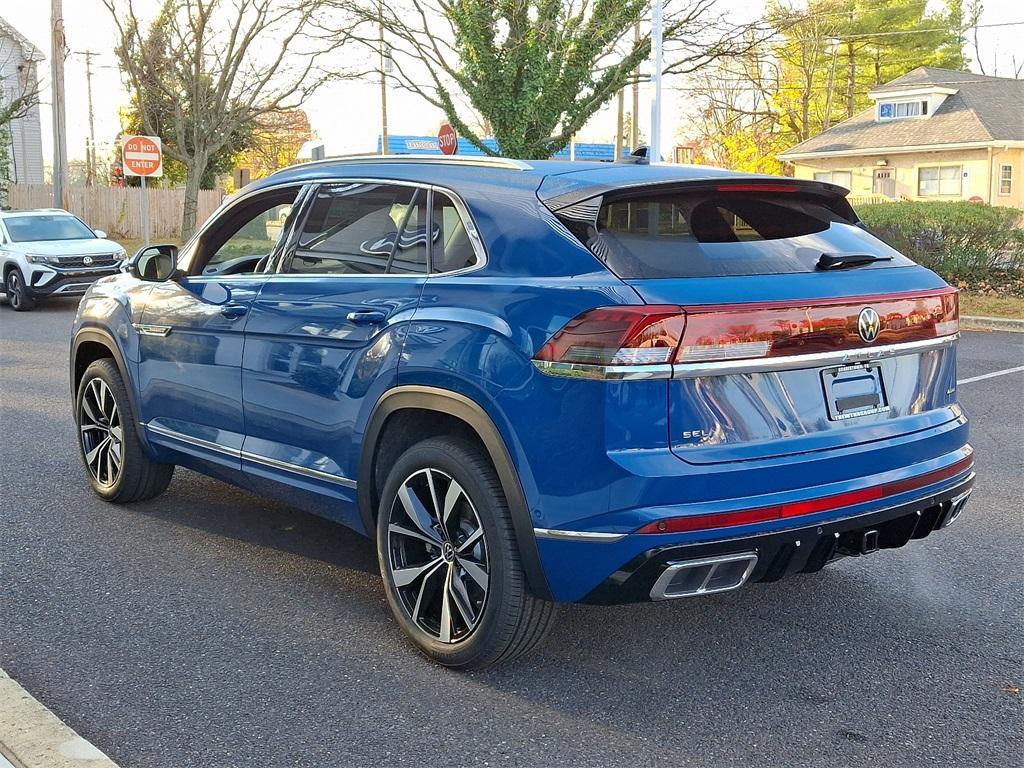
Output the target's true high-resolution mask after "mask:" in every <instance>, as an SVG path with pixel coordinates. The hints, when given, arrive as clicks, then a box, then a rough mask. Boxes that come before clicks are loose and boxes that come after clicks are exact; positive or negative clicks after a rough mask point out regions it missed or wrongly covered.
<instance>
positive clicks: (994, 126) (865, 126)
mask: <svg viewBox="0 0 1024 768" xmlns="http://www.w3.org/2000/svg"><path fill="white" fill-rule="evenodd" d="M932 85H934V86H940V87H944V88H951V89H952V88H955V89H956V91H957V92H956V93H955V94H953V95H951V96H949V97H947V98H946V100H945V101H944V102H943V103H942V104H941V105H940V106H939V108H938V109H936V110H935V113H934V114H932V115H931V116H930V117H927V118H924V119H911V120H887V121H885V122H877V121H876V120H875V107H874V106H872V107H870V108H868V109H865V110H864V111H863V112H861V113H859V114H857V115H854V116H853V117H851V118H850V119H848V120H845V121H843V122H842V123H839V125H836V126H835V127H833V128H829V129H828V130H827V131H823V132H822V133H819V134H818V135H817V136H813V137H811V138H810V139H808V140H807V141H804V142H802V143H800V144H797V145H796V146H795V147H792V148H791V149H788V150H786V151H785V152H783V153H782V154H781V155H780V157H782V158H783V159H785V158H786V157H787V156H789V155H803V154H808V153H814V154H819V153H820V154H826V153H832V152H851V151H856V150H864V151H865V152H869V151H870V150H872V149H881V148H888V147H916V146H932V145H942V144H963V143H974V142H990V141H1024V80H1012V79H1009V78H1003V77H986V76H985V75H976V74H974V73H972V72H955V71H953V70H948V69H936V68H932V67H918V68H917V69H914V70H912V71H910V72H908V73H907V74H905V75H903V76H902V77H898V78H896V79H895V80H892V81H891V82H888V83H886V84H885V85H883V86H879V87H878V88H875V89H874V90H873V92H874V93H885V92H887V91H899V90H905V89H908V88H915V87H925V86H932Z"/></svg>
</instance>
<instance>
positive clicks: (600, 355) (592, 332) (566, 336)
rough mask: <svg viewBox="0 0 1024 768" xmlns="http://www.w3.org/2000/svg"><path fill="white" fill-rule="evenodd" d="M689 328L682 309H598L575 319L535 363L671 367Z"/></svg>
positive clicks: (552, 340)
mask: <svg viewBox="0 0 1024 768" xmlns="http://www.w3.org/2000/svg"><path fill="white" fill-rule="evenodd" d="M685 325H686V318H685V315H684V314H683V313H682V310H681V308H680V307H674V306H663V305H650V304H648V305H645V306H623V307H599V308H598V309H591V310H588V311H586V312H584V313H583V314H582V315H578V316H576V317H575V318H573V319H572V320H570V321H569V322H568V323H567V324H566V326H565V327H564V328H562V330H560V331H559V332H558V333H556V334H555V335H554V336H552V337H551V340H550V341H548V343H547V344H545V345H544V346H543V347H541V349H540V351H539V352H538V353H537V354H536V356H535V357H534V359H535V360H540V361H544V362H557V363H576V364H583V365H658V364H665V363H671V362H672V360H673V358H674V357H675V354H676V349H677V348H678V347H679V340H680V339H681V338H682V337H683V328H684V327H685Z"/></svg>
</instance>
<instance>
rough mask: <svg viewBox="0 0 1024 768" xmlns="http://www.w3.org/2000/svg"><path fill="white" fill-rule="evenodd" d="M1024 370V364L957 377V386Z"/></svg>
mask: <svg viewBox="0 0 1024 768" xmlns="http://www.w3.org/2000/svg"><path fill="white" fill-rule="evenodd" d="M1021 371H1024V365H1018V366H1017V367H1016V368H1006V369H1005V370H1002V371H993V372H992V373H983V374H981V376H971V378H969V379H957V382H956V383H957V386H960V385H961V384H971V383H973V382H975V381H983V380H985V379H994V378H995V377H996V376H1005V375H1006V374H1008V373H1020V372H1021Z"/></svg>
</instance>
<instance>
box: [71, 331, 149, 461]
mask: <svg viewBox="0 0 1024 768" xmlns="http://www.w3.org/2000/svg"><path fill="white" fill-rule="evenodd" d="M85 342H92V343H96V344H100V345H101V346H103V347H106V348H107V350H108V351H109V352H110V357H111V358H112V359H113V361H114V365H116V366H117V372H118V373H120V374H121V379H122V380H123V381H124V384H125V387H124V388H125V390H127V392H128V407H129V408H130V409H131V415H132V419H133V420H134V421H135V423H136V424H141V423H142V419H141V418H140V417H139V406H138V402H137V401H136V397H135V380H134V379H133V378H132V376H131V374H130V373H129V372H128V366H127V365H126V364H125V360H124V353H123V351H122V350H121V346H120V345H119V344H118V343H117V341H116V340H115V339H114V337H113V336H112V335H111V334H110V333H109V332H108V331H106V330H105V329H102V328H82V329H81V330H79V331H78V332H77V333H76V334H75V336H74V339H73V340H72V342H71V354H70V355H69V356H68V384H69V385H70V387H71V403H72V411H73V409H74V408H75V403H76V402H77V400H78V388H77V387H76V386H75V365H76V363H77V360H78V350H79V348H80V347H81V346H82V344H83V343H85ZM138 435H139V441H140V442H141V443H142V444H143V445H144V446H145V448H146V450H147V451H148V452H152V448H151V447H150V445H149V441H148V439H147V438H146V430H144V429H140V430H138Z"/></svg>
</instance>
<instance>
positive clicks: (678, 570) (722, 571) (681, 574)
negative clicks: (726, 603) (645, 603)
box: [651, 552, 757, 600]
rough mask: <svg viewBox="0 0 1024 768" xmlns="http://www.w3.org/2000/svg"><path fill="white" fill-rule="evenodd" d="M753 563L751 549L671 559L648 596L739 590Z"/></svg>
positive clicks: (692, 594) (684, 595) (652, 597)
mask: <svg viewBox="0 0 1024 768" xmlns="http://www.w3.org/2000/svg"><path fill="white" fill-rule="evenodd" d="M755 565H757V554H756V553H754V552H743V553H740V554H735V555H719V556H718V557H706V558H701V559H700V560H678V561H674V562H670V563H668V564H667V566H666V568H665V570H664V571H662V573H661V576H659V577H658V580H657V581H656V582H654V586H653V587H651V599H652V600H671V599H673V598H676V597H693V596H694V595H711V594H714V593H716V592H728V591H729V590H731V589H738V588H739V587H742V586H743V585H744V584H745V583H746V581H747V579H749V578H750V574H752V573H753V572H754V566H755Z"/></svg>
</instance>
